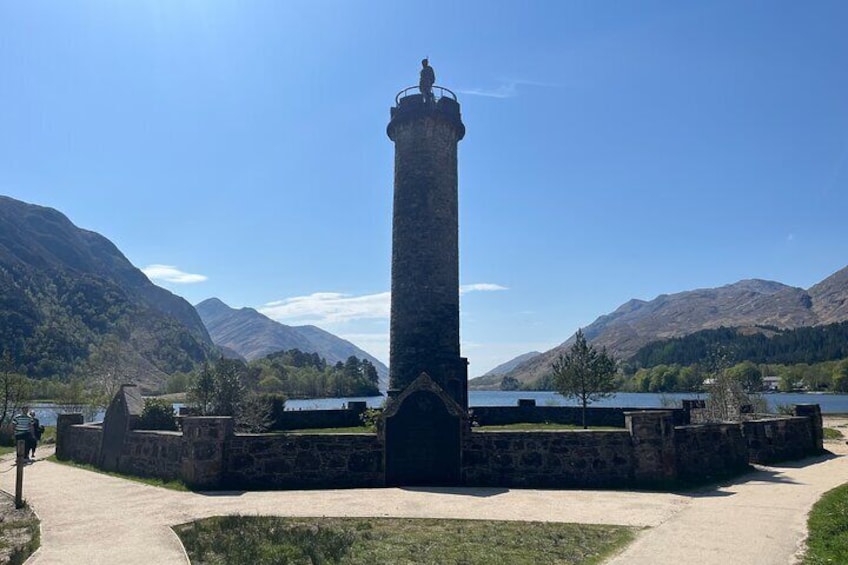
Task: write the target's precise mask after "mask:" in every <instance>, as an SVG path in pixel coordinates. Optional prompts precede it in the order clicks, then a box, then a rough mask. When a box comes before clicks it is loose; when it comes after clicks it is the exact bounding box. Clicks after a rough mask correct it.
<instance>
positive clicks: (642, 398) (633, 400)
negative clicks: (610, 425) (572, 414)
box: [286, 390, 848, 414]
mask: <svg viewBox="0 0 848 565" xmlns="http://www.w3.org/2000/svg"><path fill="white" fill-rule="evenodd" d="M763 396H764V397H765V399H766V401H767V402H768V405H769V408H770V409H772V410H775V409H776V408H777V407H778V406H783V405H791V404H819V405H820V406H821V409H822V412H823V413H825V414H848V394H800V393H783V392H779V393H773V394H764V395H763ZM519 398H532V399H534V400H535V401H536V404H537V405H538V406H577V405H578V403H577V401H576V400H574V399H567V398H564V397H562V396H560V395H559V394H557V393H555V392H512V391H510V392H507V391H499V390H495V391H488V390H480V391H470V392H469V393H468V404H469V405H470V406H472V407H473V406H516V405H517V404H518V399H519ZM688 398H706V395H704V394H695V393H668V394H656V393H649V392H644V393H642V392H619V393H617V394H615V395H613V396H611V397H609V398H604V399H603V400H599V401H598V402H595V403H593V404H592V406H610V407H625V408H662V407H666V406H679V405H680V401H681V400H683V399H688ZM384 399H385V397H383V396H370V397H357V398H315V399H309V400H289V401H288V402H286V410H316V409H331V408H341V407H342V406H344V405H345V404H346V403H347V402H350V401H352V400H364V401H365V402H367V403H368V406H369V407H371V408H377V407H379V406H382V404H383V401H384Z"/></svg>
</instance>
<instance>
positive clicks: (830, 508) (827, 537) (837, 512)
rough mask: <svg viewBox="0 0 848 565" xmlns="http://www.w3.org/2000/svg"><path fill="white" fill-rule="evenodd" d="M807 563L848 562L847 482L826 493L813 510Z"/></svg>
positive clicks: (832, 564) (805, 559) (820, 564)
mask: <svg viewBox="0 0 848 565" xmlns="http://www.w3.org/2000/svg"><path fill="white" fill-rule="evenodd" d="M807 527H808V528H809V532H810V533H809V536H808V537H807V553H806V554H805V555H804V565H824V564H826V563H827V564H831V565H836V564H837V563H848V483H846V484H844V485H842V486H840V487H836V488H835V489H833V490H831V491H829V492H826V493H825V494H824V496H822V497H821V498H820V499H819V501H818V502H816V504H815V505H814V506H813V509H812V510H811V511H810V517H809V519H808V520H807Z"/></svg>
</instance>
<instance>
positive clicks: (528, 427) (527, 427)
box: [474, 422, 624, 432]
mask: <svg viewBox="0 0 848 565" xmlns="http://www.w3.org/2000/svg"><path fill="white" fill-rule="evenodd" d="M582 429H583V426H577V425H574V424H552V423H550V422H544V423H540V424H530V423H526V422H525V423H519V424H505V425H503V426H480V427H477V428H474V431H480V432H497V431H505V432H511V431H516V432H520V431H527V432H529V431H539V430H582ZM589 430H592V431H613V430H618V431H622V430H624V428H613V427H604V426H589Z"/></svg>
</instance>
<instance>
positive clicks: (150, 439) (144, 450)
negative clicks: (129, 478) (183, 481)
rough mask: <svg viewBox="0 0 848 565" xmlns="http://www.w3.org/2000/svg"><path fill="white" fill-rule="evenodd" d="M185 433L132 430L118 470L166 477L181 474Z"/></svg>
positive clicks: (171, 477)
mask: <svg viewBox="0 0 848 565" xmlns="http://www.w3.org/2000/svg"><path fill="white" fill-rule="evenodd" d="M182 445H183V434H181V433H180V432H160V431H143V430H133V431H131V432H129V433H128V434H127V436H126V439H125V443H124V449H123V452H122V453H121V456H120V458H119V459H118V471H120V472H121V473H127V474H129V475H138V476H142V477H159V478H161V479H164V480H166V481H170V480H174V479H179V478H180V477H181V464H182V454H181V452H182Z"/></svg>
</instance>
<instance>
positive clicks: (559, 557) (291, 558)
mask: <svg viewBox="0 0 848 565" xmlns="http://www.w3.org/2000/svg"><path fill="white" fill-rule="evenodd" d="M174 531H176V533H177V535H179V537H180V539H181V540H182V542H183V544H184V545H185V548H186V550H187V551H188V554H189V558H190V559H191V562H192V564H193V565H211V564H225V563H251V564H256V565H260V564H272V563H273V564H285V563H292V564H295V563H297V564H300V563H305V564H309V563H342V564H347V565H380V564H392V565H395V564H397V565H401V564H419V563H428V564H439V565H451V564H457V565H458V564H463V565H490V564H493V563H495V564H497V563H503V564H510V565H523V564H527V565H536V564H538V563H546V564H551V565H590V564H597V563H600V562H601V560H602V559H603V558H604V557H606V556H608V555H610V554H611V553H612V552H614V551H616V550H618V549H619V548H621V547H623V546H625V545H626V544H628V543H630V542H631V541H632V540H633V537H634V535H635V530H634V529H633V528H626V527H619V526H598V525H585V524H556V523H541V522H495V521H482V520H434V519H411V518H280V517H271V516H218V517H213V518H207V519H204V520H199V521H196V522H190V523H188V524H182V525H179V526H175V527H174Z"/></svg>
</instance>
